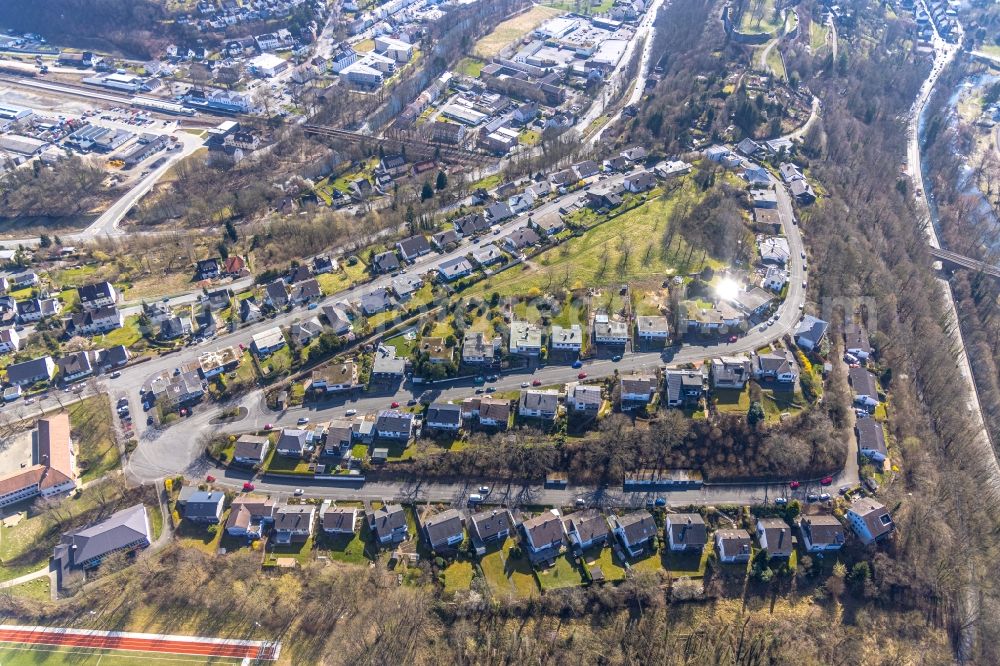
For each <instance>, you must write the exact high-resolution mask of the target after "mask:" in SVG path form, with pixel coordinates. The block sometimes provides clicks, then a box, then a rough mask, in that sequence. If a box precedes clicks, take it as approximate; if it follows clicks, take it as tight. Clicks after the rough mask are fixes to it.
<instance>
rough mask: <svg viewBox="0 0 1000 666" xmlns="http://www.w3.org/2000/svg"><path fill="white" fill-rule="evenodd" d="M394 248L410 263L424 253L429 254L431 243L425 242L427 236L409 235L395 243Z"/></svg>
mask: <svg viewBox="0 0 1000 666" xmlns="http://www.w3.org/2000/svg"><path fill="white" fill-rule="evenodd" d="M396 249H398V250H399V254H400V256H401V257H403V259H404V260H405V261H408V262H410V263H411V264H412V263H413V262H414V261H416V260H417V259H418V258H419V257H422V256H424V255H425V254H430V251H431V244H430V243H428V242H427V238H426V237H425V236H422V235H417V236H410V237H409V238H406V239H404V240H401V241H399V242H398V243H396Z"/></svg>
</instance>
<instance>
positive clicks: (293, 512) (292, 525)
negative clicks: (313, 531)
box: [274, 504, 316, 532]
mask: <svg viewBox="0 0 1000 666" xmlns="http://www.w3.org/2000/svg"><path fill="white" fill-rule="evenodd" d="M315 513H316V507H315V506H313V505H312V504H296V505H291V506H283V507H281V508H280V509H278V511H277V513H276V514H275V515H274V529H275V530H277V531H279V532H302V531H307V530H309V528H310V527H311V526H312V519H313V515H314V514H315Z"/></svg>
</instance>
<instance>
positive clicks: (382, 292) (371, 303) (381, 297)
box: [361, 287, 392, 317]
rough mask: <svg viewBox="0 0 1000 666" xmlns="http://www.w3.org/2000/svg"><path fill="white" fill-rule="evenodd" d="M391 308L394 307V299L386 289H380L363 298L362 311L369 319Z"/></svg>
mask: <svg viewBox="0 0 1000 666" xmlns="http://www.w3.org/2000/svg"><path fill="white" fill-rule="evenodd" d="M390 307H392V297H391V296H390V295H389V290H388V289H386V288H385V287H379V288H378V289H375V290H373V291H370V292H368V293H367V294H364V295H363V296H362V297H361V311H362V312H364V313H365V315H367V316H369V317H370V316H371V315H373V314H378V313H379V312H385V311H386V310H388V309H389V308H390Z"/></svg>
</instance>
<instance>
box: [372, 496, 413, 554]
mask: <svg viewBox="0 0 1000 666" xmlns="http://www.w3.org/2000/svg"><path fill="white" fill-rule="evenodd" d="M368 526H369V528H370V529H371V531H372V532H373V533H374V534H375V539H376V540H377V541H378V542H379V543H380V544H382V545H383V546H384V545H387V544H392V543H399V542H400V541H405V540H406V539H407V538H408V537H409V536H410V530H409V527H407V524H406V512H405V511H404V510H403V507H401V506H400V505H398V504H387V505H385V506H384V507H382V508H380V509H376V510H375V511H373V512H371V513H370V514H369V516H368Z"/></svg>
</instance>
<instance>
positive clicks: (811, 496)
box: [806, 493, 819, 502]
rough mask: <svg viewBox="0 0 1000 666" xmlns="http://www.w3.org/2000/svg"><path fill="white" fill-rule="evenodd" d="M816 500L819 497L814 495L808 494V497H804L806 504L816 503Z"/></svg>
mask: <svg viewBox="0 0 1000 666" xmlns="http://www.w3.org/2000/svg"><path fill="white" fill-rule="evenodd" d="M818 500H819V495H817V494H816V493H809V494H808V495H806V501H807V502H816V501H818Z"/></svg>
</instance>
